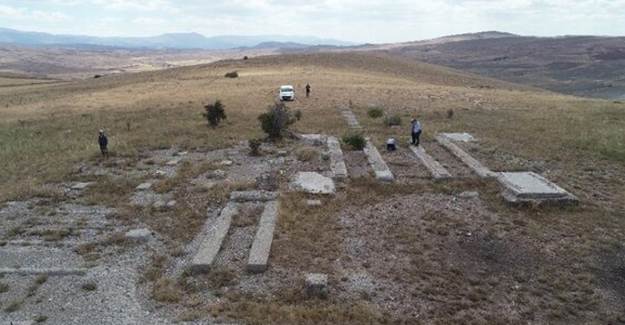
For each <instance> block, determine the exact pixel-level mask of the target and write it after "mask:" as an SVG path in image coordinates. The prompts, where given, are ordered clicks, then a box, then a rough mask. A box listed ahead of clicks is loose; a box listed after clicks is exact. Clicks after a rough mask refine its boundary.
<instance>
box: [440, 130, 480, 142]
mask: <svg viewBox="0 0 625 325" xmlns="http://www.w3.org/2000/svg"><path fill="white" fill-rule="evenodd" d="M441 135H442V136H444V137H446V138H448V139H449V140H451V141H458V142H473V141H475V138H474V137H473V136H472V135H471V134H469V133H466V132H464V133H441Z"/></svg>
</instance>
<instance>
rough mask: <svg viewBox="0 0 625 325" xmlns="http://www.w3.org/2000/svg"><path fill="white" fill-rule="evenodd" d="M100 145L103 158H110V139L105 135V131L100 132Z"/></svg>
mask: <svg viewBox="0 0 625 325" xmlns="http://www.w3.org/2000/svg"><path fill="white" fill-rule="evenodd" d="M98 144H99V145H100V152H101V153H102V157H104V158H108V157H109V150H108V145H109V139H108V138H107V137H106V135H105V134H104V130H100V136H98Z"/></svg>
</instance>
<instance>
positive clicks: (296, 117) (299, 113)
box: [293, 109, 302, 121]
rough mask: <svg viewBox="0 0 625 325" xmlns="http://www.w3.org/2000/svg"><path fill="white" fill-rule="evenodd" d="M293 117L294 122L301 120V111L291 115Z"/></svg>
mask: <svg viewBox="0 0 625 325" xmlns="http://www.w3.org/2000/svg"><path fill="white" fill-rule="evenodd" d="M293 116H294V117H295V119H296V120H298V121H299V120H301V119H302V111H300V110H299V109H298V110H297V111H295V112H294V113H293Z"/></svg>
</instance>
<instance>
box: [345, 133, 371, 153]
mask: <svg viewBox="0 0 625 325" xmlns="http://www.w3.org/2000/svg"><path fill="white" fill-rule="evenodd" d="M343 142H344V143H345V144H347V145H349V146H350V147H351V148H352V149H353V150H362V149H364V148H365V146H366V145H367V140H365V137H363V136H362V134H358V133H354V134H348V135H345V136H344V137H343Z"/></svg>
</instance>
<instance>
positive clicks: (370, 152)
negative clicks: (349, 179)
mask: <svg viewBox="0 0 625 325" xmlns="http://www.w3.org/2000/svg"><path fill="white" fill-rule="evenodd" d="M364 152H365V155H367V160H369V165H371V168H372V169H373V172H374V173H375V178H376V179H377V180H379V181H383V182H392V181H394V180H395V177H394V176H393V173H392V172H391V170H390V169H389V168H388V166H387V165H386V162H384V159H382V155H380V152H379V151H378V149H377V148H376V147H375V146H374V145H373V144H372V143H371V141H369V139H367V145H366V146H365V148H364Z"/></svg>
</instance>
